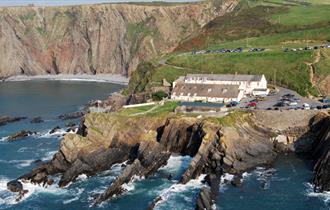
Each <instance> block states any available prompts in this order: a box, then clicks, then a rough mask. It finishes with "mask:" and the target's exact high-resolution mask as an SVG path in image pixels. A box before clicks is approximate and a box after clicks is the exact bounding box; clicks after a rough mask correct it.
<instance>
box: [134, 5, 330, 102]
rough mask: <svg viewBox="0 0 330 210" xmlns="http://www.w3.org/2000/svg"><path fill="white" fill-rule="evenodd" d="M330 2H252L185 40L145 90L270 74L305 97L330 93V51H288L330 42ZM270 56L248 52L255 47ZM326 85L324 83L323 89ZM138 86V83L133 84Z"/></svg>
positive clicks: (164, 60)
mask: <svg viewBox="0 0 330 210" xmlns="http://www.w3.org/2000/svg"><path fill="white" fill-rule="evenodd" d="M328 11H330V1H323V0H322V1H321V0H287V1H284V0H269V1H267V0H264V1H262V0H249V1H246V0H245V1H242V2H241V4H240V5H239V6H238V7H237V9H236V10H235V11H234V12H232V13H230V14H227V15H225V16H224V17H219V18H216V19H214V20H213V21H211V22H209V23H208V24H206V25H205V26H204V28H203V29H202V31H201V32H200V33H196V34H195V35H194V36H191V37H188V38H187V39H185V40H183V41H182V42H181V44H180V45H179V46H178V47H177V48H176V50H175V52H173V53H172V54H169V55H165V56H163V57H162V58H160V59H159V60H155V61H153V65H152V66H153V68H152V73H151V74H149V75H148V82H147V83H145V87H146V88H148V87H151V86H159V85H161V81H162V79H164V78H165V79H166V80H167V81H169V82H172V81H174V80H175V79H176V78H177V77H178V76H181V75H185V74H187V73H215V74H216V73H228V74H230V73H231V74H232V73H235V72H237V73H244V74H265V76H266V77H267V79H268V81H269V83H271V84H276V85H280V86H284V87H289V88H292V89H294V90H296V91H298V92H299V93H300V94H302V95H305V96H306V95H315V96H318V95H330V90H328V89H327V88H326V87H327V85H324V84H328V83H329V82H330V81H329V80H330V76H329V75H330V56H328V55H330V49H317V50H308V51H298V52H283V50H284V49H285V48H303V47H306V46H316V45H321V44H324V43H327V42H330V12H328ZM237 47H243V48H244V49H245V51H244V52H243V53H226V54H223V53H222V54H198V55H193V54H192V53H191V52H192V51H193V50H208V49H211V50H212V49H223V48H225V49H233V48H237ZM254 47H255V48H256V47H258V48H266V49H267V50H266V51H264V52H258V53H255V52H254V53H251V52H247V49H249V48H254ZM320 84H322V85H320ZM133 86H134V85H133Z"/></svg>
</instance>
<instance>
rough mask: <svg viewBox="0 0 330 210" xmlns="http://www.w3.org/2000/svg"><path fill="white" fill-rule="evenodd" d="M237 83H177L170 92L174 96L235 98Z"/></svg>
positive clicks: (237, 92) (237, 91)
mask: <svg viewBox="0 0 330 210" xmlns="http://www.w3.org/2000/svg"><path fill="white" fill-rule="evenodd" d="M238 88H239V86H238V85H210V84H191V83H178V84H177V85H176V86H175V87H174V89H173V91H172V93H173V94H174V93H175V94H176V96H180V95H181V93H182V95H183V96H188V94H189V93H190V96H192V97H193V96H194V94H196V96H199V97H212V98H237V97H238V94H239V92H240V90H239V89H238Z"/></svg>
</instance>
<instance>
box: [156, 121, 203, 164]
mask: <svg viewBox="0 0 330 210" xmlns="http://www.w3.org/2000/svg"><path fill="white" fill-rule="evenodd" d="M195 121H196V119H194V118H185V119H175V118H174V119H169V120H168V121H167V122H166V123H165V125H164V126H162V127H161V128H160V129H159V130H158V133H159V135H161V139H160V141H159V142H160V143H161V144H162V145H163V146H164V148H165V149H166V150H167V151H170V152H174V153H180V154H182V155H190V156H192V157H193V156H195V154H196V153H197V151H198V149H199V146H200V145H201V143H202V140H203V137H204V135H205V132H204V131H203V130H202V126H203V125H202V123H195Z"/></svg>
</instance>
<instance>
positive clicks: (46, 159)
mask: <svg viewBox="0 0 330 210" xmlns="http://www.w3.org/2000/svg"><path fill="white" fill-rule="evenodd" d="M56 153H57V151H49V152H46V154H45V156H44V157H43V158H41V160H42V161H48V160H51V159H52V158H53V157H54V155H55V154H56Z"/></svg>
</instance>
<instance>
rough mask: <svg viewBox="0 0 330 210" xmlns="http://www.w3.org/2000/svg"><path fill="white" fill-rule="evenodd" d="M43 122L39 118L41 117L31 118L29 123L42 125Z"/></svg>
mask: <svg viewBox="0 0 330 210" xmlns="http://www.w3.org/2000/svg"><path fill="white" fill-rule="evenodd" d="M43 122H44V120H43V119H42V118H41V117H35V118H32V119H31V121H30V123H35V124H36V123H43Z"/></svg>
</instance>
